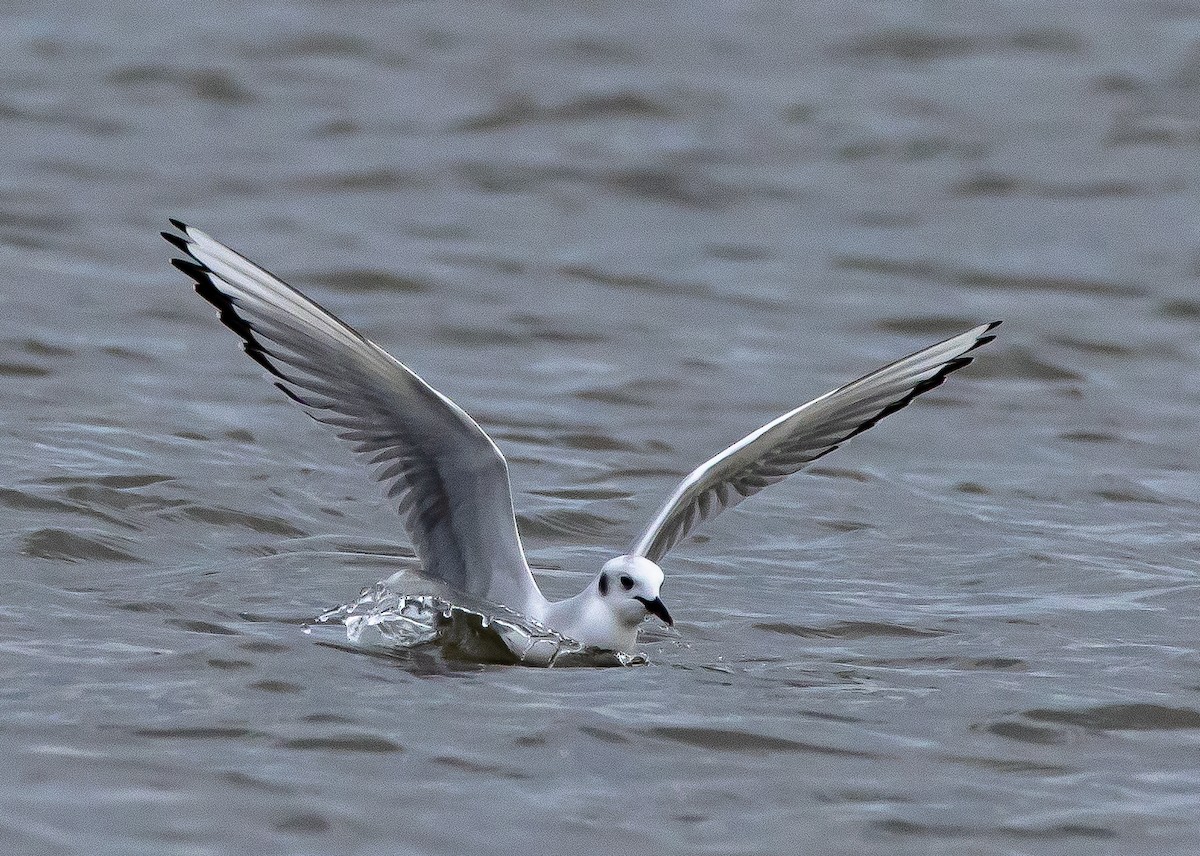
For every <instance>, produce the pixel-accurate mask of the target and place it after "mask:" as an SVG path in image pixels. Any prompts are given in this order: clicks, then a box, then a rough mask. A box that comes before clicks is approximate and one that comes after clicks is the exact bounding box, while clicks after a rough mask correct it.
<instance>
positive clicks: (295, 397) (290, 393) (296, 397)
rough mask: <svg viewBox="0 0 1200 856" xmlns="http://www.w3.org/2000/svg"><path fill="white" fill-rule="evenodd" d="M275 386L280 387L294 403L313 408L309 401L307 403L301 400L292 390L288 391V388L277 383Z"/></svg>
mask: <svg viewBox="0 0 1200 856" xmlns="http://www.w3.org/2000/svg"><path fill="white" fill-rule="evenodd" d="M275 385H276V386H277V387H279V389H280V390H281V391H282V392H283V394H284V395H286V396H287V397H288V398H290V399H291V400H292V401H294V402H296V403H297V404H302V405H304V406H305V407H311V406H312V405H310V404H309V403H308V402H307V401H305V400H304V399H303V398H301V397H300V396H298V395H297V394H296V393H294V392H292V391H291V390H290V389H288V388H287V387H286V386H284V385H283V384H282V383H278V382H276V384H275Z"/></svg>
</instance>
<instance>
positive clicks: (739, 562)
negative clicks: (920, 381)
mask: <svg viewBox="0 0 1200 856" xmlns="http://www.w3.org/2000/svg"><path fill="white" fill-rule="evenodd" d="M0 75H2V77H0V79H2V80H3V82H4V85H3V87H2V88H0V153H3V156H4V157H3V160H2V161H0V473H2V475H0V507H3V509H4V516H3V519H4V521H5V525H4V527H3V528H2V529H0V590H2V591H3V597H2V598H0V758H2V759H3V762H4V766H5V771H6V775H4V776H3V777H0V851H2V852H4V853H13V854H37V855H38V856H40V854H164V853H171V854H231V853H239V854H240V853H246V854H318V853H322V854H324V853H337V854H379V853H389V854H390V853H395V854H410V853H411V854H464V853H485V852H488V853H512V854H562V853H622V854H631V856H632V854H643V853H645V854H649V853H654V854H662V856H666V854H680V856H695V854H722V856H725V855H726V854H821V856H825V854H841V855H843V856H851V854H854V855H855V856H857V854H877V855H878V856H892V855H893V854H947V856H950V854H953V856H959V854H1024V853H1038V854H1042V853H1044V854H1087V855H1088V856H1093V854H1097V853H1105V854H1109V853H1111V854H1134V853H1137V854H1142V853H1145V854H1165V853H1170V854H1189V853H1194V852H1196V851H1197V849H1200V828H1198V825H1197V824H1198V821H1200V807H1198V802H1200V772H1198V764H1200V658H1198V657H1197V652H1196V644H1197V616H1198V615H1200V589H1198V587H1197V581H1196V574H1197V570H1198V569H1200V537H1198V536H1197V534H1196V525H1195V522H1196V518H1197V512H1198V504H1197V497H1198V491H1197V487H1196V485H1197V477H1198V473H1197V469H1198V463H1197V452H1196V450H1197V447H1198V445H1200V427H1198V423H1200V420H1197V410H1198V408H1200V377H1198V368H1200V337H1198V336H1197V333H1198V332H1200V295H1198V294H1197V292H1196V284H1197V271H1198V268H1200V261H1198V260H1200V213H1198V212H1200V206H1198V204H1197V203H1198V202H1200V192H1198V188H1200V156H1198V155H1200V3H1196V2H1193V0H1172V2H1143V0H1085V2H1081V3H1066V2H1059V3H1053V2H1051V3H1016V2H1014V3H1006V2H988V3H984V4H978V3H965V2H915V0H913V2H894V3H879V2H871V0H853V2H842V3H827V4H779V3H769V2H763V3H758V2H747V3H708V2H695V3H685V2H661V3H657V2H649V3H647V2H637V3H635V2H599V3H592V2H589V3H557V4H544V3H532V2H506V3H477V4H466V3H451V2H416V3H402V4H387V3H377V2H353V0H351V2H345V3H338V2H322V0H309V2H297V1H296V0H280V2H276V3H270V4H266V3H232V2H223V3H222V2H218V3H211V4H178V3H177V4H166V5H162V4H160V5H157V6H153V7H148V6H146V5H145V4H136V3H128V2H114V3H111V4H108V5H104V6H99V5H96V6H94V7H93V6H90V5H89V4H55V3H42V2H39V3H22V2H20V0H18V2H10V3H8V4H6V5H5V6H4V8H3V10H0ZM171 216H174V217H179V218H181V219H184V220H186V221H188V222H192V223H195V224H196V225H198V226H200V227H201V228H204V229H206V230H208V231H210V232H211V233H212V234H213V235H214V236H216V237H218V238H219V239H222V240H225V241H227V242H229V243H231V244H232V245H234V246H235V247H237V248H239V249H241V250H242V251H244V252H246V253H247V254H249V255H251V256H252V257H254V258H256V259H258V260H260V261H261V262H262V263H263V264H265V265H266V266H267V267H269V268H271V269H272V270H274V271H276V272H277V273H279V274H280V275H282V276H283V277H284V278H286V279H288V280H289V281H291V282H293V283H294V284H296V285H298V286H300V287H302V288H304V289H306V290H307V291H309V292H310V293H311V294H312V295H313V296H314V297H315V298H316V299H318V300H319V301H321V302H322V303H323V304H325V305H326V306H328V307H329V308H330V309H332V310H333V311H335V312H337V313H339V314H340V315H342V316H343V317H344V318H345V319H346V320H348V321H349V322H350V323H352V324H354V325H356V326H358V327H359V328H360V329H361V330H362V331H363V332H364V333H365V334H367V335H369V336H371V337H372V338H374V339H376V340H377V341H378V342H380V343H381V344H382V345H383V346H384V347H386V348H388V349H389V350H390V351H392V352H393V353H394V354H396V356H397V357H399V358H400V359H402V360H404V361H405V362H406V363H407V364H409V365H410V366H412V367H413V368H414V369H415V370H416V371H418V372H420V373H421V374H422V375H423V376H424V377H425V378H426V379H427V380H428V381H430V382H431V383H432V384H434V385H435V386H436V387H437V388H438V389H440V390H442V391H444V392H445V393H446V394H448V395H450V396H451V397H453V398H454V399H455V400H456V401H457V402H459V403H460V404H461V405H462V406H463V407H465V408H466V409H467V410H468V411H469V412H470V413H472V414H473V415H474V416H475V417H476V418H477V419H478V420H479V421H480V422H481V423H482V424H483V425H484V426H485V428H486V429H487V430H488V431H489V432H491V433H492V435H493V436H494V437H495V438H496V440H497V442H498V443H499V444H500V446H501V447H502V449H503V450H504V451H505V453H506V454H507V455H508V458H509V461H510V464H511V468H512V472H513V478H514V491H515V496H516V501H517V505H518V508H519V511H520V524H521V528H522V531H523V533H524V536H525V539H526V545H527V548H528V550H529V555H530V559H531V561H532V562H533V563H534V565H535V566H536V567H537V568H539V569H541V570H540V572H539V573H540V579H541V581H542V584H543V587H544V588H545V589H547V590H548V591H549V592H550V593H552V594H554V595H556V596H564V595H567V594H571V593H574V592H575V591H577V590H578V589H579V588H580V587H581V586H582V585H583V583H584V581H585V580H586V579H587V578H588V577H589V576H590V575H591V574H593V573H595V571H596V570H597V569H598V568H599V567H600V565H601V564H602V562H603V561H604V560H605V559H607V558H608V557H610V556H612V555H614V554H616V553H619V552H623V551H624V550H625V548H626V547H627V545H628V543H629V541H630V539H632V538H633V537H634V536H635V535H636V534H637V532H638V531H639V530H640V528H641V527H642V526H643V525H644V523H645V522H646V520H647V519H648V518H649V515H650V514H652V512H653V510H654V509H655V507H656V506H657V504H658V503H659V502H661V500H662V498H663V497H664V496H665V495H666V494H667V493H668V492H669V491H670V490H671V489H672V488H673V486H674V485H675V484H676V482H677V480H678V479H679V478H680V477H681V476H682V475H683V474H684V473H686V472H687V471H688V470H689V469H691V468H692V467H693V466H695V465H696V464H697V463H699V462H700V461H701V460H703V459H705V458H706V457H708V456H709V455H711V454H713V453H715V452H716V451H718V450H719V449H721V448H722V447H724V446H725V445H726V444H728V443H730V442H732V441H733V440H736V439H738V438H739V437H741V436H743V435H744V434H745V433H746V432H748V431H750V430H751V429H753V428H756V427H757V426H759V425H760V424H762V423H763V422H765V421H767V420H768V419H771V418H773V417H775V416H777V415H778V414H780V413H782V412H784V411H785V410H788V409H790V408H792V407H794V406H796V405H797V404H799V403H801V402H803V401H805V400H807V399H809V398H811V397H813V396H815V395H817V394H820V393H822V392H824V391H826V390H827V389H830V388H832V387H834V386H837V385H839V384H841V383H843V382H845V381H848V380H851V379H853V378H854V377H857V376H858V375H860V374H863V373H865V372H867V371H869V370H871V369H873V368H875V367H877V366H878V365H881V364H883V363H884V362H887V361H889V360H891V359H893V358H895V357H898V356H900V355H903V354H905V353H907V352H909V351H911V350H915V349H916V348H918V347H921V346H923V345H926V344H929V343H931V342H933V341H936V340H937V339H939V338H943V337H945V336H949V335H951V334H954V333H957V332H960V331H962V330H965V329H967V328H968V327H970V326H973V325H974V324H977V323H980V322H983V321H988V320H992V319H996V318H1002V319H1005V320H1006V324H1005V326H1004V327H1002V328H1001V329H1000V331H999V332H1000V333H1001V336H1000V338H999V339H998V340H997V341H996V342H995V343H993V344H991V345H989V346H988V347H987V348H985V349H984V350H982V351H981V352H980V354H979V360H978V361H977V362H976V364H975V365H974V366H972V367H970V368H969V369H967V370H965V371H963V372H961V373H959V374H956V375H955V376H954V377H953V378H951V379H950V381H949V382H947V383H946V384H945V385H944V386H943V387H941V388H939V389H938V390H936V391H935V392H933V393H930V394H929V395H927V396H925V397H923V398H922V399H921V400H920V401H919V402H917V403H916V404H914V405H913V406H912V407H910V408H909V409H907V410H906V411H904V412H903V413H900V414H897V415H896V416H893V417H891V418H889V419H888V420H887V421H886V422H884V423H882V424H881V425H879V426H878V427H876V428H875V429H873V430H872V431H870V432H869V433H867V434H866V435H864V436H862V437H861V438H858V439H856V440H855V441H854V442H853V443H851V444H849V445H848V446H847V447H846V448H844V449H842V450H840V451H839V452H837V453H836V454H834V455H831V456H830V457H827V458H825V459H823V460H822V461H821V462H820V463H819V465H818V466H814V467H813V468H812V469H811V470H810V471H809V473H808V474H806V475H801V476H797V477H795V478H793V479H791V480H789V481H787V482H786V483H784V484H782V485H779V486H776V487H774V488H771V489H770V490H768V491H766V492H764V493H763V494H760V495H759V496H757V497H755V498H754V499H753V500H750V501H748V502H747V503H745V504H744V505H742V506H740V507H739V508H738V509H737V510H736V511H732V512H730V513H728V514H726V515H723V516H722V517H721V518H719V519H718V520H716V521H714V522H712V523H710V524H708V525H706V526H705V527H704V528H702V529H701V530H699V532H698V534H697V537H694V538H691V539H689V540H687V541H686V542H684V543H682V544H681V545H679V546H678V547H677V548H676V549H675V550H674V551H673V552H672V553H671V554H670V555H669V556H668V558H667V560H666V561H665V562H664V567H665V570H666V572H667V575H668V576H667V584H666V587H665V589H664V592H663V594H664V599H665V600H666V601H667V603H668V604H669V605H670V608H671V610H672V612H673V614H674V615H675V617H676V619H677V624H676V628H675V631H674V632H671V631H666V630H664V629H655V628H653V627H651V626H650V625H647V632H646V634H645V636H644V643H645V644H644V646H643V647H644V650H645V652H646V654H647V657H648V658H649V663H648V664H647V665H643V666H635V667H629V668H553V669H548V670H547V669H534V668H520V667H511V666H503V665H485V664H479V663H474V662H471V661H469V660H465V659H456V658H453V657H448V656H446V655H444V654H443V653H441V652H439V651H437V650H432V651H430V650H417V651H413V652H408V653H397V654H394V655H387V656H379V655H372V654H368V653H363V652H360V651H355V650H353V649H350V648H347V646H345V645H337V644H329V643H328V642H327V641H326V640H321V639H316V638H313V637H312V636H309V635H306V634H305V633H304V632H303V631H302V626H303V625H304V624H305V623H306V622H309V621H311V620H312V619H313V618H314V617H315V616H317V615H319V614H320V613H321V612H323V611H324V610H326V609H328V608H330V607H332V606H336V605H337V604H341V603H346V602H348V601H350V600H352V599H353V598H354V597H355V596H356V595H357V593H358V592H359V591H360V590H361V589H362V588H363V587H365V586H370V585H372V584H374V583H375V582H376V581H377V580H380V579H383V578H385V577H388V576H390V575H391V574H393V573H395V572H396V571H397V570H400V569H402V568H405V567H411V565H412V562H413V559H412V554H411V550H410V548H409V545H408V543H407V541H406V540H405V538H404V536H403V533H402V531H401V529H400V527H399V526H398V521H397V520H396V519H395V517H394V516H393V514H392V513H391V512H390V511H389V509H388V507H387V504H386V503H385V502H384V501H382V500H381V498H380V496H379V493H378V490H377V488H376V486H375V485H373V484H372V483H371V482H370V479H369V477H368V476H367V474H366V473H364V472H362V471H361V470H360V469H359V467H358V465H357V464H356V463H355V462H354V461H353V459H352V458H351V456H350V454H349V453H348V452H347V451H345V450H344V449H342V448H339V446H338V444H337V443H336V442H335V441H334V440H333V439H332V438H331V437H329V436H328V435H327V434H325V433H323V432H322V431H321V430H320V428H319V426H317V425H315V424H314V423H313V422H312V421H311V420H308V419H306V418H305V417H304V416H303V415H302V414H301V413H300V412H299V411H298V409H297V408H295V407H294V406H293V405H291V404H290V403H289V402H288V401H287V400H286V399H284V397H283V396H282V395H280V394H279V393H278V392H277V391H276V390H274V389H273V388H272V387H271V385H270V384H269V383H266V382H265V381H264V380H263V379H262V377H261V376H260V375H261V372H260V370H259V369H258V367H257V366H256V365H254V364H253V363H252V362H251V361H249V360H247V359H246V358H245V356H244V355H243V354H241V353H240V352H239V350H238V347H237V343H236V341H235V337H234V336H232V335H231V334H230V333H229V332H228V331H227V330H225V329H223V328H222V327H221V325H220V324H219V323H218V322H217V320H216V319H215V317H214V316H213V313H212V312H211V311H210V308H209V307H208V306H207V305H205V304H204V303H203V301H201V300H200V299H199V298H198V297H197V296H196V295H195V294H193V293H192V292H191V290H190V288H189V287H188V284H187V282H186V281H185V279H184V278H183V277H182V276H180V275H179V274H178V273H177V272H176V271H174V270H172V269H171V268H170V267H169V266H168V264H167V259H168V258H169V256H170V254H171V253H170V247H168V246H167V245H165V244H164V243H163V242H162V241H161V240H160V239H159V238H158V234H157V233H158V231H159V230H160V229H162V228H165V227H166V226H167V218H168V217H171Z"/></svg>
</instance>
